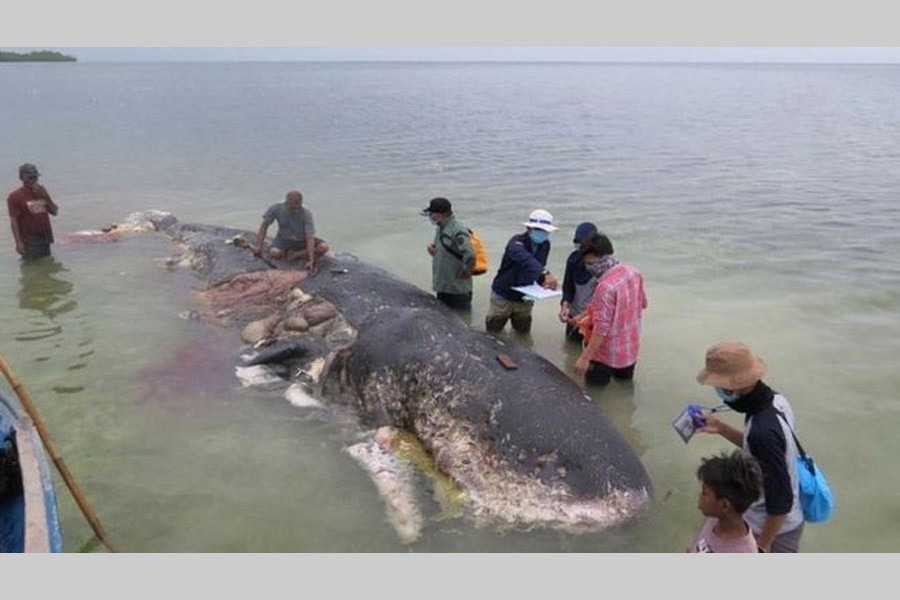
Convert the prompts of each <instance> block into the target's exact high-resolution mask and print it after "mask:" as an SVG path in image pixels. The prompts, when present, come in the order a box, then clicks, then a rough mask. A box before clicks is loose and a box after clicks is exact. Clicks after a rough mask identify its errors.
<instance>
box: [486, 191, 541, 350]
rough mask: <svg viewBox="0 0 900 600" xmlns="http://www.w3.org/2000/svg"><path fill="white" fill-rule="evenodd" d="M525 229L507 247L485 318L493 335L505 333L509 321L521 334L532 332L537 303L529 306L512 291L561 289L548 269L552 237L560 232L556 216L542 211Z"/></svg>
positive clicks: (492, 285)
mask: <svg viewBox="0 0 900 600" xmlns="http://www.w3.org/2000/svg"><path fill="white" fill-rule="evenodd" d="M523 225H525V227H526V229H525V232H524V233H519V234H516V235H514V236H513V237H512V238H510V240H509V242H508V243H507V244H506V250H505V251H504V252H503V260H501V261H500V269H499V270H498V271H497V275H496V276H495V277H494V282H493V283H492V284H491V300H490V305H489V306H488V313H487V316H486V317H485V328H486V329H487V330H488V331H489V332H491V333H499V332H501V331H503V328H504V327H506V322H507V321H511V324H512V328H513V329H514V330H515V331H517V332H519V333H528V332H529V331H531V309H532V307H533V303H531V302H526V301H525V299H524V296H523V295H522V294H521V293H519V292H517V291H515V290H514V289H512V288H514V287H518V286H524V285H531V284H533V283H537V284H538V285H541V286H543V287H545V288H547V289H550V290H555V289H557V288H558V287H559V281H558V280H557V279H556V277H555V276H554V275H553V273H551V272H550V270H549V269H547V258H548V257H549V256H550V234H551V233H552V232H554V231H557V230H558V229H559V228H558V227H554V225H553V215H551V214H550V213H549V212H547V211H546V210H543V209H538V210H535V211H533V212H532V213H531V215H529V217H528V221H526V222H525V223H523Z"/></svg>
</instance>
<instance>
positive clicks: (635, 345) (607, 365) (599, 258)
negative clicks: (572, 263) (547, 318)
mask: <svg viewBox="0 0 900 600" xmlns="http://www.w3.org/2000/svg"><path fill="white" fill-rule="evenodd" d="M581 253H582V260H583V261H584V264H585V266H586V267H587V268H588V269H589V270H590V271H591V272H592V273H593V274H594V275H595V276H596V277H597V287H596V288H594V295H593V296H592V297H591V303H590V305H588V308H587V310H586V311H585V312H584V313H582V314H581V315H580V316H579V317H575V319H576V320H577V322H578V325H579V327H580V329H581V330H582V335H584V350H583V351H582V352H581V356H580V357H579V358H578V360H577V361H576V362H575V373H576V374H577V375H584V379H585V381H586V382H587V383H590V384H595V385H600V386H605V385H607V384H608V383H609V381H610V379H611V378H613V377H615V378H616V379H617V380H621V381H631V380H632V379H633V378H634V367H635V365H636V364H637V360H638V354H639V352H640V342H641V313H642V312H643V311H644V309H645V308H647V294H646V292H645V291H644V277H643V275H641V273H640V271H638V270H637V269H636V268H634V267H632V266H630V265H626V264H625V263H620V262H619V261H617V260H616V259H614V258H613V246H612V242H610V241H609V238H608V237H606V236H605V235H603V234H602V233H595V234H594V235H592V236H591V237H590V238H588V239H587V240H586V241H585V242H583V243H582V246H581Z"/></svg>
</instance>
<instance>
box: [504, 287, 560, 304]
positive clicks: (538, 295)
mask: <svg viewBox="0 0 900 600" xmlns="http://www.w3.org/2000/svg"><path fill="white" fill-rule="evenodd" d="M512 289H514V290H516V291H517V292H521V293H522V294H524V295H525V297H526V298H527V299H529V300H546V299H547V298H559V297H560V296H562V290H548V289H547V288H545V287H541V286H539V285H538V284H536V283H532V284H531V285H522V286H519V287H514V288H512Z"/></svg>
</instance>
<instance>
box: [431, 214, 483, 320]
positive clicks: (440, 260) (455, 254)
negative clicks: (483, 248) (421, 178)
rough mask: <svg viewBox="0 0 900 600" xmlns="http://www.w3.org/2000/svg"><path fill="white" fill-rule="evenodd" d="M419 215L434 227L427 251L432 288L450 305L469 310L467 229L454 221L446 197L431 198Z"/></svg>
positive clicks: (471, 254)
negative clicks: (432, 237) (431, 241)
mask: <svg viewBox="0 0 900 600" xmlns="http://www.w3.org/2000/svg"><path fill="white" fill-rule="evenodd" d="M422 216H424V217H427V218H428V219H429V220H430V221H431V223H432V225H434V226H435V227H436V228H437V231H435V234H434V242H433V243H431V244H429V245H428V254H429V255H430V256H431V257H432V263H431V278H432V287H433V288H434V291H435V292H436V293H437V298H438V300H440V301H441V302H443V303H444V304H446V305H447V306H449V307H450V308H456V309H462V310H468V309H470V308H471V307H472V268H473V267H474V266H475V249H474V248H473V247H472V240H471V239H470V237H469V236H470V233H469V229H468V228H467V227H465V226H464V225H462V223H460V222H459V221H457V220H456V216H454V214H453V207H452V205H451V204H450V201H449V200H447V199H446V198H434V199H432V200H431V202H430V203H429V204H428V207H427V208H426V209H425V210H423V211H422Z"/></svg>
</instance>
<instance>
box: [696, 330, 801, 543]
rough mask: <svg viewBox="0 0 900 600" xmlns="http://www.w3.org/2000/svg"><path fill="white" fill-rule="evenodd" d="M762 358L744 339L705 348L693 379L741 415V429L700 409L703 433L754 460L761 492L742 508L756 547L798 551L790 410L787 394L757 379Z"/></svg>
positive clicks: (797, 501) (762, 369)
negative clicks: (702, 362)
mask: <svg viewBox="0 0 900 600" xmlns="http://www.w3.org/2000/svg"><path fill="white" fill-rule="evenodd" d="M766 371H767V368H766V363H765V362H763V360H762V359H760V358H759V357H757V356H754V355H753V352H751V351H750V348H749V347H748V346H747V344H744V343H742V342H721V343H718V344H716V345H714V346H711V347H710V348H709V349H708V350H707V351H706V365H705V366H704V368H703V369H702V370H701V371H700V372H699V373H698V374H697V382H698V383H700V384H701V385H708V386H711V387H713V388H715V390H716V394H717V396H718V397H719V398H720V399H721V400H722V402H724V403H725V405H726V406H727V407H728V408H730V409H731V410H733V411H735V412H737V413H741V414H743V415H744V427H743V429H739V428H736V427H734V426H732V425H729V424H728V423H726V422H724V421H722V420H721V419H719V418H718V417H716V416H715V415H713V414H712V413H711V412H708V413H705V414H704V415H703V419H704V422H705V425H704V426H703V427H701V428H699V429H698V431H700V432H703V433H711V434H718V435H721V436H722V437H723V438H725V439H726V440H728V441H730V442H731V443H733V444H734V445H736V446H737V447H739V448H742V449H743V451H744V453H745V454H747V455H749V456H752V457H753V458H755V459H756V460H757V461H758V462H759V466H760V468H761V469H762V472H763V495H762V496H761V497H760V499H759V500H757V501H756V502H755V503H753V504H752V505H751V506H750V508H748V509H747V510H746V512H744V519H745V520H746V521H747V523H748V524H749V525H750V528H751V530H752V531H753V535H754V536H755V537H756V542H757V544H758V545H759V548H760V550H762V551H764V552H798V551H799V549H800V538H801V536H802V535H803V523H804V520H803V511H802V510H801V507H800V499H799V488H798V480H797V472H796V462H797V444H796V443H795V442H794V436H793V435H792V433H791V429H795V427H796V426H795V423H794V411H793V409H792V408H791V405H790V403H789V402H788V400H787V398H785V397H784V396H783V395H782V394H780V393H778V392H776V391H775V390H773V389H772V388H770V387H769V386H768V385H766V384H765V383H764V382H763V381H762V377H763V375H765V374H766Z"/></svg>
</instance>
